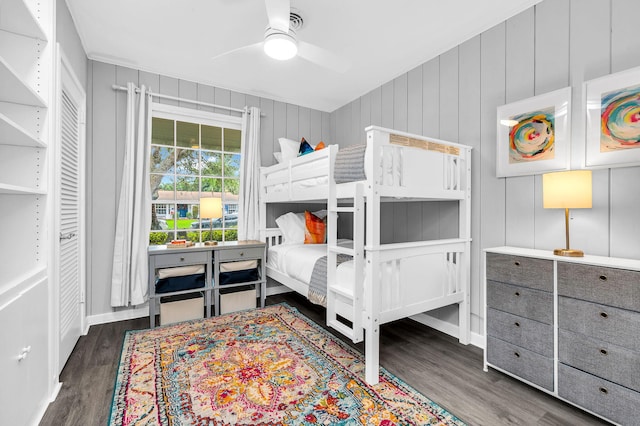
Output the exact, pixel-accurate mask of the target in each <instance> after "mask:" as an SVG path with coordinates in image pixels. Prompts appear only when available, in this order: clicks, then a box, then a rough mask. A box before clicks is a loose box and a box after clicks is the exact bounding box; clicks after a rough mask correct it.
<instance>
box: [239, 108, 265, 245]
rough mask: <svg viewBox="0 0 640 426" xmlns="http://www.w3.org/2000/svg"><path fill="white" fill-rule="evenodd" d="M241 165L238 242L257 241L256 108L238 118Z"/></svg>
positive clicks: (258, 112) (258, 230)
mask: <svg viewBox="0 0 640 426" xmlns="http://www.w3.org/2000/svg"><path fill="white" fill-rule="evenodd" d="M241 154H242V164H241V166H240V204H239V206H238V220H239V222H238V240H259V239H260V218H259V212H260V205H259V196H260V109H259V108H256V107H251V108H247V109H245V113H244V114H243V116H242V148H241Z"/></svg>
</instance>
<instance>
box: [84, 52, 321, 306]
mask: <svg viewBox="0 0 640 426" xmlns="http://www.w3.org/2000/svg"><path fill="white" fill-rule="evenodd" d="M88 80H89V82H88V90H87V98H88V101H87V102H88V106H87V145H88V146H87V163H88V164H87V169H88V170H87V179H88V180H87V188H88V193H87V200H86V203H87V222H88V223H87V228H88V229H87V241H88V254H87V287H88V288H87V315H89V316H95V315H101V314H109V313H111V312H113V310H112V308H111V306H110V300H111V262H112V259H113V238H114V233H115V223H116V212H117V206H118V194H119V191H120V182H121V179H122V167H123V162H124V141H125V111H126V93H125V92H121V91H117V92H116V91H114V90H113V89H112V88H111V86H112V85H113V84H117V85H119V86H126V84H127V83H128V82H130V81H131V82H134V83H135V84H136V85H138V86H140V85H143V84H144V85H146V86H147V87H150V88H151V89H152V91H153V92H154V93H160V94H164V95H171V96H177V97H181V98H185V99H195V100H199V101H204V102H208V103H214V104H216V105H223V106H229V107H234V108H243V107H244V106H245V105H248V106H256V107H259V108H260V109H261V112H262V118H261V128H260V130H261V142H262V146H261V156H262V164H263V165H270V164H273V163H274V158H273V152H274V151H280V148H279V146H278V142H277V138H278V137H281V136H285V137H288V138H290V139H294V140H299V139H300V138H301V137H305V138H306V139H307V140H308V141H309V142H311V143H317V142H318V141H320V140H324V141H325V142H330V140H329V138H330V136H331V121H330V120H331V116H330V114H329V113H328V112H322V111H319V110H314V109H310V108H305V107H301V106H297V105H291V104H286V103H283V102H278V101H274V100H271V99H267V98H261V97H257V96H251V95H245V94H242V93H238V92H234V91H230V90H226V89H221V88H218V87H213V86H208V85H203V84H197V83H193V82H190V81H185V80H180V79H176V78H171V77H166V76H163V75H159V74H153V73H148V72H144V71H139V70H136V69H132V68H127V67H122V66H116V65H111V64H106V63H102V62H96V61H89V70H88ZM160 102H161V103H168V104H173V105H178V106H183V107H185V108H197V109H203V110H209V111H212V110H213V108H208V107H200V106H199V107H196V106H194V105H193V104H190V103H180V102H177V101H171V100H164V99H163V100H160ZM215 112H217V113H220V114H230V112H229V111H227V110H224V109H216V110H215ZM283 208H284V207H283Z"/></svg>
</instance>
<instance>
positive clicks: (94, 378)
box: [0, 293, 605, 426]
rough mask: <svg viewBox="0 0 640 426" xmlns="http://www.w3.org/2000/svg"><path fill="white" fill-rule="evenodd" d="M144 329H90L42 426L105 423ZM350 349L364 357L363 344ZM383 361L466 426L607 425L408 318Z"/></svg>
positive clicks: (390, 338) (307, 306) (300, 305)
mask: <svg viewBox="0 0 640 426" xmlns="http://www.w3.org/2000/svg"><path fill="white" fill-rule="evenodd" d="M280 302H286V303H288V304H289V305H291V306H294V307H296V308H297V309H298V310H299V311H300V312H302V313H303V314H304V315H306V316H307V317H309V318H311V319H312V320H314V321H315V322H317V323H318V324H321V325H323V326H324V324H325V320H324V315H325V311H324V309H323V308H321V307H319V306H316V305H313V304H311V303H309V302H308V301H307V300H306V299H304V298H303V297H302V296H299V295H297V294H293V293H290V294H285V295H277V296H270V297H268V298H267V304H275V303H280ZM148 326H149V320H148V318H139V319H135V320H129V321H120V322H116V323H110V324H102V325H97V326H92V327H91V329H90V330H89V333H88V334H87V335H86V336H83V337H81V338H80V340H79V341H78V343H77V345H76V347H75V349H74V351H73V353H72V354H71V357H70V358H69V361H68V362H67V365H66V366H65V368H64V370H63V371H62V374H61V375H60V380H61V381H62V382H63V385H62V389H61V390H60V393H59V394H58V397H57V399H56V400H55V401H54V402H53V403H52V404H50V405H49V407H48V409H47V412H46V413H45V416H44V418H43V420H42V422H41V423H40V425H42V426H49V425H51V426H62V425H82V426H88V425H105V424H107V421H108V419H109V410H110V406H111V397H112V392H113V386H114V380H115V374H116V368H117V365H118V360H119V355H120V350H121V347H122V339H123V337H124V333H125V331H126V330H135V329H142V328H147V327H148ZM325 328H326V326H325ZM333 334H336V333H333ZM342 340H344V341H346V339H344V338H343V339H342ZM349 343H350V342H349ZM355 346H356V347H358V348H359V349H360V351H361V352H362V351H363V345H362V344H358V345H355ZM380 363H381V364H382V366H384V367H385V368H386V369H387V370H389V371H390V372H392V373H393V374H395V375H396V376H398V377H399V378H401V379H402V380H404V381H405V382H406V383H408V384H409V385H411V386H413V387H414V388H415V389H416V390H418V391H419V392H421V393H422V394H424V395H426V396H427V397H428V398H430V399H431V400H433V401H435V402H437V403H438V404H440V405H441V406H442V407H444V408H446V409H448V410H449V411H451V412H452V413H453V414H455V415H456V416H458V417H459V418H460V419H462V420H464V421H466V422H467V423H469V424H470V425H509V424H513V425H581V426H582V425H598V424H605V423H604V422H603V421H601V420H599V419H597V418H595V417H593V416H591V415H589V414H587V413H585V412H583V411H581V410H579V409H577V408H574V407H572V406H571V405H568V404H565V403H563V402H562V401H559V400H557V399H555V398H553V397H551V396H549V395H547V394H545V393H543V392H540V391H538V390H535V389H533V388H531V387H529V386H526V385H524V384H522V383H521V382H519V381H517V380H515V379H512V378H510V377H508V376H506V375H504V374H501V373H498V372H496V371H493V370H490V371H489V372H488V373H485V372H484V371H483V370H482V351H481V350H480V349H478V348H476V347H474V346H470V345H469V346H463V345H460V344H459V343H458V342H457V340H456V339H454V338H452V337H450V336H448V335H445V334H443V333H440V332H437V331H435V330H433V329H431V328H429V327H426V326H424V325H421V324H418V323H416V322H414V321H412V320H408V319H406V320H399V321H396V322H393V323H390V324H385V325H383V326H382V333H381V351H380ZM0 423H1V422H0Z"/></svg>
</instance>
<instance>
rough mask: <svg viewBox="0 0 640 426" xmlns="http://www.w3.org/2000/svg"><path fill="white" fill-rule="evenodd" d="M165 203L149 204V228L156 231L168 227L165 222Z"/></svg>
mask: <svg viewBox="0 0 640 426" xmlns="http://www.w3.org/2000/svg"><path fill="white" fill-rule="evenodd" d="M167 212H168V209H167V205H166V204H151V229H152V230H158V231H166V230H168V229H169V225H168V224H167Z"/></svg>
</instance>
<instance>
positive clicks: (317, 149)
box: [315, 141, 325, 151]
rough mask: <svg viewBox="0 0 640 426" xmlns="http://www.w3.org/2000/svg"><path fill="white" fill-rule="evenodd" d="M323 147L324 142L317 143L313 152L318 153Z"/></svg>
mask: <svg viewBox="0 0 640 426" xmlns="http://www.w3.org/2000/svg"><path fill="white" fill-rule="evenodd" d="M324 147H325V145H324V142H322V141H320V142H318V145H316V147H315V150H316V151H320V150H321V149H322V148H324Z"/></svg>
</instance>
